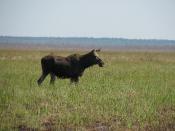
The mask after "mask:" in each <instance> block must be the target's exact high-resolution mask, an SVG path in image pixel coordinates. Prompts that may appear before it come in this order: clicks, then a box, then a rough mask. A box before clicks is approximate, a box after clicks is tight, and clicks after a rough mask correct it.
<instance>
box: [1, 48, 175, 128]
mask: <svg viewBox="0 0 175 131" xmlns="http://www.w3.org/2000/svg"><path fill="white" fill-rule="evenodd" d="M49 53H50V51H17V50H0V130H4V131H5V130H69V131H74V130H78V131H79V130H80V131H81V130H82V131H84V130H88V131H90V130H91V131H92V130H96V131H108V130H109V131H110V130H121V131H122V130H133V131H135V130H175V53H173V52H101V53H100V57H101V58H102V59H103V60H104V62H105V67H103V68H99V67H98V66H94V67H91V68H89V69H87V70H86V71H85V73H84V76H83V77H82V78H80V83H79V84H78V85H74V84H73V85H71V84H70V82H69V80H59V79H58V80H57V81H56V83H55V86H50V85H49V79H50V78H49V77H48V78H47V79H46V80H45V81H44V83H43V85H42V86H41V87H38V86H37V83H36V81H37V79H38V78H39V76H40V74H41V67H40V59H41V57H42V56H44V55H47V54H49ZM71 53H75V51H72V52H71V51H54V54H56V55H62V56H66V55H69V54H71ZM82 53H85V52H80V54H82Z"/></svg>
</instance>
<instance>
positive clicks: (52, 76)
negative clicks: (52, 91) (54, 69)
mask: <svg viewBox="0 0 175 131" xmlns="http://www.w3.org/2000/svg"><path fill="white" fill-rule="evenodd" d="M55 79H56V76H55V74H53V73H50V84H52V85H54V83H55Z"/></svg>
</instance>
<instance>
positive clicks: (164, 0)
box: [0, 0, 175, 40]
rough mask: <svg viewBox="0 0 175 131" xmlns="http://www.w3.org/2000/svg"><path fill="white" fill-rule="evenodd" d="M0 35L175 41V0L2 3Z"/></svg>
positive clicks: (5, 0)
mask: <svg viewBox="0 0 175 131" xmlns="http://www.w3.org/2000/svg"><path fill="white" fill-rule="evenodd" d="M0 35H1V36H2V35H3V36H34V37H37V36H39V37H43V36H47V37H52V36H53V37H117V38H121V37H122V38H131V39H171V40H175V0H0Z"/></svg>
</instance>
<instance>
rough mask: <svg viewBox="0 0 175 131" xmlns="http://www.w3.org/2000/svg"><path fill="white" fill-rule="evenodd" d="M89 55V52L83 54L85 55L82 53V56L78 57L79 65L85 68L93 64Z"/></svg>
mask: <svg viewBox="0 0 175 131" xmlns="http://www.w3.org/2000/svg"><path fill="white" fill-rule="evenodd" d="M90 57H91V54H90V53H88V54H85V55H82V56H81V57H80V63H81V66H82V67H83V68H84V69H86V68H88V67H90V66H93V65H95V63H94V62H93V61H92V60H91V58H90Z"/></svg>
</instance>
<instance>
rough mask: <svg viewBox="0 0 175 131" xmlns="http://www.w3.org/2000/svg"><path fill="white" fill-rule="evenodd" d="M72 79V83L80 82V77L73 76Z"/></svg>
mask: <svg viewBox="0 0 175 131" xmlns="http://www.w3.org/2000/svg"><path fill="white" fill-rule="evenodd" d="M70 81H71V83H75V84H77V83H78V82H79V78H78V77H75V78H71V79H70Z"/></svg>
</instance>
